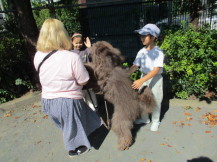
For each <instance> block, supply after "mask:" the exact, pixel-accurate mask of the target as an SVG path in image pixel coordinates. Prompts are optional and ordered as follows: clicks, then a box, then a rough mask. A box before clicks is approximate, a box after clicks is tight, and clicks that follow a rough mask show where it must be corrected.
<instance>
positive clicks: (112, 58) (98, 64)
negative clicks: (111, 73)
mask: <svg viewBox="0 0 217 162" xmlns="http://www.w3.org/2000/svg"><path fill="white" fill-rule="evenodd" d="M90 55H91V58H92V63H93V65H94V66H95V68H103V67H106V68H111V69H113V68H114V67H116V66H121V65H122V63H123V61H124V56H123V55H122V54H121V52H120V51H119V50H118V49H117V48H114V47H113V46H112V45H111V44H109V43H108V42H105V41H98V42H96V43H94V44H93V46H92V47H91V48H90Z"/></svg>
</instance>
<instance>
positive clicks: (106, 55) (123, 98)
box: [87, 41, 155, 150]
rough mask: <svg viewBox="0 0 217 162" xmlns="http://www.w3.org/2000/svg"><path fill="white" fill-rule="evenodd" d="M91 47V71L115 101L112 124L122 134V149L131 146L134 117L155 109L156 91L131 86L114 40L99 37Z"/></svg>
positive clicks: (102, 90) (119, 138)
mask: <svg viewBox="0 0 217 162" xmlns="http://www.w3.org/2000/svg"><path fill="white" fill-rule="evenodd" d="M90 51H91V52H90V53H91V57H92V62H91V63H90V64H88V65H87V68H88V71H92V72H93V73H94V76H95V78H96V80H97V84H98V86H99V87H100V90H101V92H102V93H103V95H104V98H105V99H106V100H108V101H109V102H111V103H112V104H114V113H113V116H112V120H111V124H112V127H111V128H112V130H113V131H114V132H115V133H116V134H117V136H118V149H119V150H125V149H129V147H130V145H131V144H132V133H131V129H132V128H133V121H134V120H135V119H137V118H139V117H140V116H141V115H142V114H145V113H150V112H152V110H153V108H154V106H155V101H154V97H153V94H152V92H151V90H150V89H149V88H145V89H144V90H143V92H142V93H140V94H139V93H138V92H137V91H135V90H133V89H132V88H131V85H132V81H131V80H130V79H129V75H128V74H127V71H126V69H123V68H122V62H123V61H124V57H123V55H122V54H121V52H120V51H119V50H118V49H116V48H114V47H113V46H112V45H111V44H109V43H107V42H105V41H99V42H96V43H95V44H93V46H92V47H91V50H90Z"/></svg>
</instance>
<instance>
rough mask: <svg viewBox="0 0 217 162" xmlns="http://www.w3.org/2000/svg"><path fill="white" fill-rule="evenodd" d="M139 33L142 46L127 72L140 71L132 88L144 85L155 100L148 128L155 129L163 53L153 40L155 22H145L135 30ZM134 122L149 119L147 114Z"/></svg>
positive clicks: (157, 118)
mask: <svg viewBox="0 0 217 162" xmlns="http://www.w3.org/2000/svg"><path fill="white" fill-rule="evenodd" d="M135 32H137V33H138V34H140V39H141V41H142V44H143V45H144V46H145V47H143V48H142V49H141V50H140V51H139V52H138V53H137V56H136V58H135V60H134V62H133V65H132V66H131V68H130V69H129V71H128V72H129V74H132V73H133V72H135V71H136V70H137V69H138V68H139V69H140V71H141V72H142V75H141V78H140V79H138V80H136V81H134V83H133V84H132V88H133V89H138V90H141V89H142V88H143V87H144V86H148V87H149V88H151V90H152V92H153V94H154V97H155V100H156V107H155V109H154V111H153V113H152V125H151V128H150V130H151V131H157V130H158V127H159V125H160V111H161V102H162V99H163V78H162V75H161V74H162V72H163V62H164V53H163V51H162V50H161V49H160V48H159V47H158V46H156V44H155V40H156V39H157V38H158V36H159V34H160V29H159V28H158V27H157V26H156V25H155V24H147V25H145V26H144V27H143V28H141V29H139V30H135ZM134 123H135V124H144V123H145V124H148V123H150V119H149V116H148V115H144V116H142V117H141V118H140V119H137V120H135V121H134Z"/></svg>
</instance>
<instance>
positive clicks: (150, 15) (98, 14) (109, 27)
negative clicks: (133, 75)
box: [80, 0, 217, 62]
mask: <svg viewBox="0 0 217 162" xmlns="http://www.w3.org/2000/svg"><path fill="white" fill-rule="evenodd" d="M187 4H188V3H186V2H184V0H173V1H172V0H166V1H157V0H155V1H142V0H134V1H132V0H131V1H130V0H128V1H118V2H107V3H103V4H102V3H100V4H87V5H86V8H82V9H80V13H81V24H82V27H83V32H84V34H85V35H88V36H90V37H91V40H92V42H95V41H99V40H105V41H108V42H110V43H111V44H112V45H114V46H115V47H117V48H119V49H120V50H121V52H122V53H123V54H124V55H125V56H126V58H127V61H128V62H132V60H133V59H134V58H135V56H136V53H137V52H138V50H139V49H140V48H141V46H142V45H141V43H140V40H139V37H138V35H136V34H135V33H134V30H136V29H139V28H141V27H142V26H144V25H145V24H147V23H154V24H157V25H158V26H159V27H160V29H161V30H162V31H163V30H164V29H165V28H167V27H169V26H176V27H179V26H181V22H182V21H185V22H186V24H188V23H189V22H190V16H189V10H190V6H189V5H187ZM213 6H214V5H213V3H211V2H208V0H202V1H201V9H200V18H199V25H200V26H202V25H204V24H206V23H209V24H211V29H217V17H216V15H215V14H214V12H213V11H214V7H213Z"/></svg>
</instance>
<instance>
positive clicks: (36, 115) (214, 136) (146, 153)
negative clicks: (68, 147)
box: [0, 92, 217, 162]
mask: <svg viewBox="0 0 217 162" xmlns="http://www.w3.org/2000/svg"><path fill="white" fill-rule="evenodd" d="M167 106H168V108H169V109H168V108H165V114H164V118H163V120H162V122H161V126H160V129H159V131H158V132H151V131H150V130H149V128H150V125H140V126H138V125H135V128H134V129H133V134H134V136H135V142H134V144H133V145H132V146H131V147H130V149H129V150H127V151H118V150H117V137H116V136H115V134H114V133H113V132H112V131H108V130H107V129H106V128H104V127H101V128H100V129H98V130H97V131H95V132H94V134H92V135H91V136H90V141H91V143H92V145H93V147H94V148H93V149H92V150H91V151H90V152H89V153H87V154H85V155H82V156H79V157H75V158H73V159H70V158H69V157H68V156H67V151H65V150H64V146H63V140H62V134H61V132H60V131H59V130H58V129H57V128H56V127H55V126H54V124H53V123H52V122H51V121H50V120H49V119H47V116H46V115H45V114H43V113H42V112H41V103H40V92H34V93H31V94H27V95H25V96H23V97H21V98H19V99H16V100H13V101H11V102H8V103H5V104H1V105H0V132H1V133H0V152H1V153H0V161H1V162H11V161H14V162H29V161H31V162H68V161H75V162H86V161H88V162H143V161H144V162H148V161H149V162H150V161H152V162H186V161H188V160H189V161H193V162H194V161H196V159H197V160H200V161H203V162H206V161H207V162H209V161H217V149H216V146H217V126H214V127H210V126H209V125H206V124H204V122H205V121H206V119H207V118H201V116H203V115H204V114H206V113H208V112H210V113H213V114H217V112H216V110H217V101H213V102H211V103H210V104H207V103H206V102H205V101H203V102H199V101H197V100H178V99H172V100H169V102H168V105H167ZM191 159H194V160H191Z"/></svg>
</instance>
